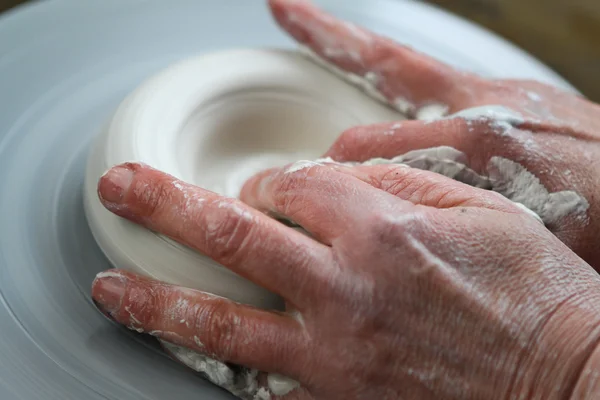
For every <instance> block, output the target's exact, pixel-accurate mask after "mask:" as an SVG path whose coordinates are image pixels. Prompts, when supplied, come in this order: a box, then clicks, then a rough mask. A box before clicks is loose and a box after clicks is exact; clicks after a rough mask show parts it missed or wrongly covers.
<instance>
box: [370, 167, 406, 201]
mask: <svg viewBox="0 0 600 400" xmlns="http://www.w3.org/2000/svg"><path fill="white" fill-rule="evenodd" d="M407 171H412V170H411V169H409V168H407V167H403V166H399V165H394V166H390V167H387V168H386V169H385V170H384V171H383V173H382V174H381V175H380V176H379V178H378V179H376V182H375V183H376V187H378V188H380V189H382V190H385V191H387V192H388V193H391V194H393V195H398V194H399V193H401V192H402V191H403V190H404V189H405V188H406V187H407V186H408V185H410V184H411V182H412V180H413V179H411V178H410V177H408V174H407Z"/></svg>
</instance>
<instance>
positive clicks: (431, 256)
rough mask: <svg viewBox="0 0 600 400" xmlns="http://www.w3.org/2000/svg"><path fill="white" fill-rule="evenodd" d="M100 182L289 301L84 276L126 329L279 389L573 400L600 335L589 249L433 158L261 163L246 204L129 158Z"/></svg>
mask: <svg viewBox="0 0 600 400" xmlns="http://www.w3.org/2000/svg"><path fill="white" fill-rule="evenodd" d="M130 188H131V189H130ZM99 194H100V197H101V199H102V201H103V203H104V205H105V206H106V207H107V208H108V209H109V210H112V211H113V212H115V213H116V214H117V215H120V216H122V217H124V218H127V219H129V220H131V221H133V222H135V223H139V224H141V225H143V226H145V227H147V228H149V229H152V230H155V231H158V232H161V233H163V234H165V235H167V236H169V237H171V238H173V239H175V240H177V241H179V242H181V243H184V244H186V245H188V246H191V247H192V248H195V249H196V250H198V251H200V252H202V253H204V254H207V255H208V256H210V257H212V258H214V259H215V260H216V261H218V262H219V263H221V264H223V265H225V266H226V267H228V268H230V269H231V270H232V271H234V272H236V273H238V274H240V275H242V276H244V277H246V278H248V279H250V280H253V281H254V282H256V283H258V284H260V285H262V286H263V287H265V288H267V289H268V290H271V291H272V292H274V293H277V294H278V295H280V296H282V297H283V298H284V299H285V300H286V304H287V312H285V313H280V312H272V311H267V310H258V309H254V308H251V307H248V306H245V305H242V304H236V303H233V302H232V301H229V300H226V299H223V298H219V297H215V296H212V295H210V294H207V293H201V292H198V291H195V290H190V289H186V288H180V287H174V286H170V285H167V284H164V283H160V282H155V281H152V280H149V279H146V278H142V277H137V276H134V275H132V274H130V273H126V272H123V271H111V272H110V273H104V274H100V275H99V276H98V278H97V279H96V280H95V282H94V285H93V291H92V294H93V297H94V299H95V301H96V302H97V304H98V306H99V307H100V308H101V309H102V310H103V311H104V312H105V313H107V314H108V315H110V316H111V318H113V319H115V320H116V321H117V322H119V323H121V324H124V325H126V326H127V327H129V328H130V329H135V330H137V331H139V332H146V333H150V334H152V335H154V336H156V337H158V338H160V339H163V340H166V341H168V342H170V343H173V344H176V345H181V346H185V347H188V348H190V349H193V350H195V351H197V352H201V353H203V354H207V355H210V356H211V357H212V358H216V359H218V360H221V361H224V362H227V363H232V364H237V365H242V366H245V367H249V368H253V369H258V370H260V371H264V372H267V373H269V374H270V375H269V376H270V377H273V376H278V375H271V374H273V373H275V374H279V375H283V376H286V377H290V378H293V379H294V380H296V381H297V382H299V383H300V384H301V387H300V388H296V389H295V390H293V391H291V392H289V393H285V391H278V390H275V391H276V392H277V393H279V394H281V396H273V398H277V399H284V400H292V399H299V400H300V399H301V400H308V399H312V400H336V399H340V400H342V399H343V400H350V399H356V400H359V399H364V400H372V399H381V400H386V399H390V400H391V399H400V398H409V399H413V398H418V399H465V398H474V399H475V398H477V399H504V398H539V399H545V400H550V399H567V398H569V395H570V394H571V393H572V391H573V390H574V387H575V386H576V385H577V384H579V385H581V383H578V375H579V373H580V372H581V371H582V370H584V366H585V364H586V361H587V359H588V358H589V357H590V354H591V353H592V351H593V350H594V347H595V346H596V343H597V342H598V340H599V338H600V330H599V328H600V324H599V322H600V309H599V307H600V301H599V300H600V299H599V298H598V297H599V295H600V278H599V277H598V275H597V274H596V273H595V272H594V271H593V270H592V269H591V268H590V267H589V266H588V265H587V264H585V263H584V262H583V261H582V260H581V259H580V258H578V257H577V256H576V255H575V254H574V253H572V252H571V251H570V250H569V249H568V248H567V247H566V246H565V245H563V244H562V243H561V242H560V241H559V240H558V239H556V238H555V237H554V236H553V235H552V234H551V233H550V232H549V231H547V230H546V229H545V228H544V226H543V225H542V224H541V223H540V222H539V221H538V220H536V219H534V218H532V217H531V216H530V215H529V214H527V213H526V212H524V211H523V210H522V209H521V208H519V207H517V206H516V205H515V204H514V203H512V202H511V201H509V200H507V199H505V198H503V197H502V196H499V195H498V194H497V193H494V192H491V191H483V190H481V189H477V188H473V187H471V186H468V185H465V184H463V183H460V182H457V181H454V180H452V179H450V178H446V177H444V176H441V175H438V174H435V173H432V172H429V171H422V170H418V169H413V168H408V167H403V166H398V165H377V166H355V167H347V166H343V165H338V164H314V163H313V164H311V163H300V164H297V165H293V166H292V167H290V168H287V169H283V170H271V171H267V172H265V173H263V174H261V175H259V176H257V177H255V178H253V179H252V180H251V181H249V182H248V183H247V184H246V186H245V187H244V189H243V191H242V199H243V200H244V202H245V203H244V202H241V201H238V200H234V199H227V198H222V197H220V196H218V195H216V194H214V193H211V192H208V191H205V190H203V189H201V188H198V187H195V186H192V185H189V184H186V183H184V182H179V181H177V180H176V179H175V178H173V177H171V176H169V175H166V174H164V173H162V172H159V171H156V170H153V169H152V168H150V167H148V166H144V165H138V164H125V165H121V166H118V167H116V168H114V169H112V170H111V171H109V173H108V174H106V175H105V176H104V177H103V178H102V179H101V181H100V183H99ZM190 198H193V199H198V201H196V202H193V203H190V202H189V200H188V199H190ZM257 210H261V211H263V212H265V213H272V214H276V215H280V216H283V217H285V218H288V219H289V220H292V221H294V222H296V223H297V224H299V225H300V226H302V227H304V228H305V229H306V230H307V231H308V232H310V233H311V235H312V237H310V236H308V235H304V234H302V233H300V232H298V231H296V230H294V229H292V228H290V227H287V226H285V225H283V224H281V223H279V222H276V221H275V220H273V219H271V218H269V217H267V216H266V215H265V214H264V213H261V212H259V211H257ZM224 376H225V378H224V380H225V381H226V382H228V384H229V388H230V389H231V380H228V379H229V378H227V376H228V375H227V374H224ZM251 378H252V376H251ZM267 380H268V379H267V378H265V376H264V375H261V376H259V377H258V382H256V381H254V383H253V384H252V385H251V387H252V389H248V390H246V389H244V392H243V393H241V392H238V395H239V396H240V397H243V398H247V399H257V398H263V397H258V396H259V395H261V394H260V393H259V392H258V387H259V386H260V385H263V384H264V383H265V382H266V381H267ZM257 385H259V386H257ZM275 389H277V388H276V387H275ZM261 390H262V392H261V393H262V394H265V393H266V389H264V388H263V389H261ZM277 393H275V394H277ZM579 398H581V397H579Z"/></svg>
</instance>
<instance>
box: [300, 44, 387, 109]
mask: <svg viewBox="0 0 600 400" xmlns="http://www.w3.org/2000/svg"><path fill="white" fill-rule="evenodd" d="M300 52H301V53H303V54H305V55H306V56H307V57H308V58H309V59H310V60H311V61H313V62H315V63H316V64H317V65H320V66H321V67H323V68H325V69H326V70H328V71H329V72H331V73H333V74H334V75H336V76H337V77H339V78H341V79H343V80H345V81H346V82H348V83H350V84H351V85H353V86H356V87H358V88H359V89H361V90H362V91H363V92H365V93H366V94H367V95H369V96H370V97H372V98H373V99H375V100H377V101H380V102H382V103H384V104H386V105H389V101H388V100H387V99H386V98H385V96H384V95H383V94H381V92H380V91H379V89H378V88H377V85H378V83H379V76H378V75H377V74H376V73H375V72H367V73H366V74H365V75H364V76H359V75H356V74H352V73H349V72H346V71H342V70H341V69H340V68H338V67H337V66H335V65H333V64H332V63H330V62H328V61H326V60H324V59H323V58H322V57H320V56H319V55H318V54H316V53H315V52H314V51H313V50H311V49H310V48H308V47H306V46H300Z"/></svg>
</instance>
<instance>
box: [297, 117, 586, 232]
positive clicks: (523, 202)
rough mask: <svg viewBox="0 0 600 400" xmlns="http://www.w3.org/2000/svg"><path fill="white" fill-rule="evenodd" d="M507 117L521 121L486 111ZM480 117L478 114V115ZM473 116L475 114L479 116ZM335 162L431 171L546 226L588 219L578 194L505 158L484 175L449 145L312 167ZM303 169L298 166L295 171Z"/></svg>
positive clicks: (491, 163) (493, 163) (494, 162)
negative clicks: (550, 185) (556, 188)
mask: <svg viewBox="0 0 600 400" xmlns="http://www.w3.org/2000/svg"><path fill="white" fill-rule="evenodd" d="M494 113H496V114H495V115H503V118H504V120H512V121H517V120H518V119H516V117H515V116H514V115H512V114H511V113H505V112H504V111H502V109H500V110H496V111H495V112H489V113H488V112H486V113H485V114H487V115H492V114H494ZM475 114H476V113H475ZM475 114H473V115H475ZM327 163H334V164H339V165H344V166H349V167H351V166H356V165H380V164H394V165H404V166H406V167H411V168H416V169H421V170H425V171H431V172H435V173H438V174H440V175H443V176H446V177H448V178H451V179H454V180H456V181H459V182H462V183H465V184H468V185H470V186H474V187H478V188H481V189H488V190H493V191H495V192H497V193H499V194H501V195H503V196H504V197H506V198H508V199H509V200H511V201H512V202H513V203H515V205H516V206H518V207H519V208H521V209H522V210H523V211H524V212H526V213H527V214H529V215H531V216H532V217H534V218H535V219H537V220H541V221H542V222H543V223H544V224H546V225H549V224H555V223H556V222H558V221H559V220H560V219H562V218H564V217H566V216H569V215H575V216H580V218H581V219H586V218H587V215H586V212H587V210H588V208H589V203H588V201H587V200H586V199H585V198H583V197H582V196H580V195H579V194H578V193H576V192H575V191H571V190H566V191H561V192H556V193H550V192H549V191H548V189H547V188H546V187H545V186H544V185H542V183H541V182H540V180H539V179H538V178H536V177H535V175H533V174H532V173H531V172H529V171H527V169H526V168H525V167H523V166H522V165H520V164H518V163H516V162H514V161H511V160H508V159H505V158H502V157H492V158H491V159H490V161H489V163H488V167H487V170H488V176H483V175H480V174H478V173H477V172H475V171H474V170H472V169H471V168H469V167H468V164H469V162H468V159H467V156H466V155H465V154H464V153H462V152H461V151H458V150H456V149H455V148H453V147H449V146H439V147H432V148H428V149H419V150H413V151H410V152H408V153H405V154H403V155H400V156H397V157H394V158H389V159H388V158H373V159H370V160H367V161H364V162H362V163H357V162H341V163H339V162H335V161H333V160H331V159H326V160H325V159H323V160H318V163H315V162H313V164H306V162H304V164H300V166H303V168H305V167H307V166H309V165H317V164H319V165H323V164H327ZM299 169H301V168H298V167H296V168H295V171H297V170H299Z"/></svg>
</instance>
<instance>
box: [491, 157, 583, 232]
mask: <svg viewBox="0 0 600 400" xmlns="http://www.w3.org/2000/svg"><path fill="white" fill-rule="evenodd" d="M487 169H488V173H489V176H490V181H491V183H492V189H493V190H494V191H496V192H498V193H500V194H502V195H503V196H505V197H507V198H509V199H510V200H512V201H514V202H517V203H521V204H522V205H524V206H525V207H527V208H528V209H530V210H531V211H533V212H534V213H536V214H537V215H539V216H540V218H541V219H542V221H544V223H545V224H546V225H549V224H555V223H557V222H559V221H560V220H561V219H562V218H564V217H566V216H579V217H580V218H583V219H585V218H587V216H586V212H587V210H588V208H589V203H588V201H587V200H586V199H585V198H583V197H581V196H580V195H579V194H578V193H576V192H574V191H572V190H565V191H561V192H555V193H550V192H549V191H548V189H546V187H544V185H542V183H541V182H540V180H539V179H538V178H536V177H535V175H533V174H532V173H531V172H529V171H527V169H525V167H523V166H522V165H520V164H518V163H516V162H514V161H511V160H508V159H506V158H502V157H492V158H491V159H490V161H489V163H488V167H487Z"/></svg>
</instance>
